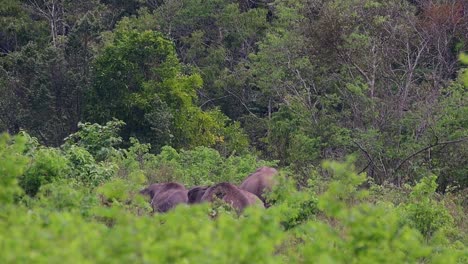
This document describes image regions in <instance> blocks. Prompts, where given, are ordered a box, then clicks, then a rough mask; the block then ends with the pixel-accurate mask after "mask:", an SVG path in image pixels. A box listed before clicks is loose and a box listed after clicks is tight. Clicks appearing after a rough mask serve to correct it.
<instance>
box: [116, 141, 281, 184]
mask: <svg viewBox="0 0 468 264" xmlns="http://www.w3.org/2000/svg"><path fill="white" fill-rule="evenodd" d="M133 142H134V145H133V147H131V148H130V151H127V152H125V155H124V156H125V157H124V158H122V159H120V160H118V161H117V163H118V164H120V174H121V175H120V177H121V178H126V177H128V176H129V175H131V174H132V173H137V174H138V173H143V174H144V175H146V177H147V180H148V182H149V183H157V182H169V181H176V182H182V183H184V184H186V186H187V187H190V186H194V185H208V184H213V183H218V182H223V181H230V182H234V183H240V182H242V181H243V180H244V179H245V177H246V176H247V175H249V174H250V173H252V172H253V171H255V170H256V169H257V168H259V167H261V166H263V165H275V164H276V163H275V162H267V161H263V160H257V157H256V156H255V155H252V154H244V155H232V156H229V157H227V158H225V157H223V156H221V155H220V153H219V152H218V151H217V150H215V149H211V148H207V147H196V148H194V149H192V150H180V151H177V150H176V149H174V148H172V147H169V146H164V147H163V148H162V149H161V153H160V154H158V155H154V154H150V153H148V146H145V145H142V144H140V143H139V142H137V141H135V140H134V141H133Z"/></svg>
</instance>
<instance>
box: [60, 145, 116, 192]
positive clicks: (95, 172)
mask: <svg viewBox="0 0 468 264" xmlns="http://www.w3.org/2000/svg"><path fill="white" fill-rule="evenodd" d="M64 154H65V157H66V158H67V159H68V160H69V162H70V166H71V168H72V171H71V173H70V174H69V175H68V177H69V178H71V179H73V180H74V181H75V183H78V184H81V185H85V186H88V187H96V186H98V185H99V184H101V183H103V182H105V181H107V180H109V179H110V178H111V177H112V176H113V175H114V174H115V172H116V170H117V166H116V165H115V164H113V163H111V162H109V161H101V162H96V161H95V159H94V157H93V156H92V155H91V154H90V153H89V152H88V151H87V150H86V149H84V148H82V147H78V146H76V145H71V146H70V147H68V148H67V149H66V150H65V151H64Z"/></svg>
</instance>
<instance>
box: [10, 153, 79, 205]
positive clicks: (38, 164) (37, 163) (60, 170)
mask: <svg viewBox="0 0 468 264" xmlns="http://www.w3.org/2000/svg"><path fill="white" fill-rule="evenodd" d="M69 172H70V167H69V162H68V160H67V159H66V158H65V157H64V156H63V155H62V153H61V152H60V151H59V150H57V149H53V148H40V149H38V150H37V151H36V152H35V153H34V155H33V157H32V163H31V164H30V166H29V168H28V169H27V170H26V172H25V173H24V175H23V176H22V177H20V182H19V183H20V186H21V187H22V188H23V190H24V191H25V192H26V193H27V194H28V195H30V196H34V195H36V193H37V192H38V191H39V188H40V187H41V185H43V184H46V183H50V182H52V181H54V180H55V179H59V178H65V177H67V175H68V174H69Z"/></svg>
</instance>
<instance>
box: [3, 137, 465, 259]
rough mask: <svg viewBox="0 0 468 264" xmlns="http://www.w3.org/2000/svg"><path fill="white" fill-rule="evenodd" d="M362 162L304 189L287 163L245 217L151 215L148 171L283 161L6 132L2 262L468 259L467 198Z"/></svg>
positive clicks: (179, 177)
mask: <svg viewBox="0 0 468 264" xmlns="http://www.w3.org/2000/svg"><path fill="white" fill-rule="evenodd" d="M92 142H96V144H98V143H99V142H102V141H92ZM102 148H107V149H102ZM88 149H93V152H89V151H88ZM103 153H107V154H105V155H104V154H103ZM353 163H354V160H353V159H352V158H349V159H347V160H346V161H344V162H335V161H326V162H324V163H323V165H322V167H323V170H324V171H326V172H327V175H329V176H330V178H329V180H328V181H327V183H326V190H325V191H324V192H321V193H320V194H317V192H316V189H317V188H316V187H317V186H316V184H317V180H315V181H310V184H309V186H308V187H307V188H303V189H301V190H297V188H296V184H295V182H294V181H292V180H291V178H293V177H288V175H286V173H281V175H280V179H279V180H280V184H278V185H277V186H276V187H275V188H274V190H273V191H272V192H271V193H270V195H269V199H270V201H271V202H272V203H273V206H271V207H270V208H269V209H267V210H265V209H259V208H254V207H252V208H248V209H247V210H246V211H245V212H244V214H243V215H241V216H237V214H235V213H233V212H232V211H231V210H229V208H225V207H215V208H211V206H210V205H208V204H201V205H196V206H188V205H180V206H178V207H176V208H175V209H173V210H171V211H170V212H168V213H166V214H152V213H151V208H150V206H149V204H148V203H147V201H145V199H144V198H143V197H142V196H140V195H138V191H139V190H140V189H141V188H142V187H143V186H144V185H145V184H147V183H148V181H151V182H154V181H156V182H158V181H165V180H167V179H168V178H167V177H165V176H164V175H166V176H167V175H169V173H168V171H170V172H171V173H170V176H171V178H170V180H174V181H179V182H182V183H184V184H186V186H188V187H189V186H192V185H195V184H204V183H213V182H219V181H234V182H239V181H240V180H241V179H242V177H245V176H246V175H247V174H248V173H249V172H251V171H253V170H254V169H255V168H256V167H257V166H259V165H261V164H262V165H263V164H272V163H268V162H264V161H258V160H257V159H256V158H255V157H254V156H248V155H247V156H238V157H228V158H225V157H221V156H220V155H219V153H217V152H216V151H215V150H212V149H208V148H197V149H194V150H191V151H176V150H174V149H172V148H169V147H166V148H165V149H163V151H162V153H161V154H159V155H154V154H149V153H148V151H147V148H146V147H145V145H143V144H140V143H138V142H137V141H134V142H133V146H132V147H131V148H130V149H128V150H121V149H117V148H115V146H113V145H112V144H111V145H104V146H100V147H99V146H85V145H80V142H75V143H69V144H65V145H64V146H63V147H62V148H57V149H50V148H43V147H41V146H39V145H38V144H36V143H35V142H34V139H32V138H30V137H28V136H27V135H22V136H21V135H19V136H15V137H10V136H8V135H6V134H3V135H1V137H0V177H1V178H0V185H1V186H0V248H1V252H2V254H1V255H0V261H1V263H150V262H151V263H467V262H468V251H467V246H466V245H467V236H466V226H464V225H466V221H465V220H466V210H465V209H466V208H464V207H463V200H462V199H463V197H462V196H456V195H446V196H445V197H442V198H441V197H439V196H437V195H436V194H435V189H436V187H437V185H436V182H435V180H436V178H435V176H431V175H429V176H426V177H423V178H422V180H421V181H420V182H419V183H418V184H417V185H415V186H414V187H409V186H407V187H406V189H404V190H403V191H399V190H397V189H389V188H387V187H376V186H374V187H372V188H370V189H365V188H362V187H361V185H362V183H363V182H364V181H365V180H366V176H365V175H364V174H357V173H355V172H354V171H355V170H354V166H353ZM322 184H323V182H322ZM321 188H322V187H321ZM399 196H402V197H399ZM465 206H466V204H465Z"/></svg>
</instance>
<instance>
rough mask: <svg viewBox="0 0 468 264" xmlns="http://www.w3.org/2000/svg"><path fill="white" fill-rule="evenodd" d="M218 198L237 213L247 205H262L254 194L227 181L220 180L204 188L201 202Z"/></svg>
mask: <svg viewBox="0 0 468 264" xmlns="http://www.w3.org/2000/svg"><path fill="white" fill-rule="evenodd" d="M215 199H220V200H223V201H224V202H226V203H227V204H229V205H231V206H232V207H233V208H234V209H235V210H236V211H237V213H241V212H242V211H244V209H245V208H246V207H247V206H252V205H258V206H261V207H264V206H263V203H262V201H261V200H260V199H259V198H258V197H257V196H256V195H254V194H252V193H250V192H248V191H245V190H242V189H240V188H239V187H237V186H235V185H234V184H231V183H229V182H222V183H218V184H216V185H213V186H211V187H209V188H207V189H206V191H205V193H204V194H203V196H202V198H201V202H213V201H214V200H215Z"/></svg>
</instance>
